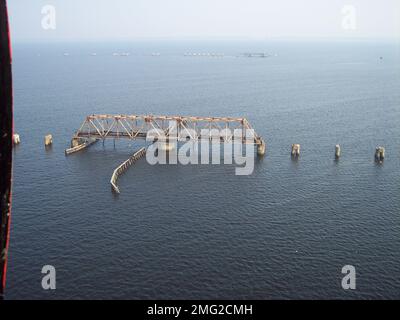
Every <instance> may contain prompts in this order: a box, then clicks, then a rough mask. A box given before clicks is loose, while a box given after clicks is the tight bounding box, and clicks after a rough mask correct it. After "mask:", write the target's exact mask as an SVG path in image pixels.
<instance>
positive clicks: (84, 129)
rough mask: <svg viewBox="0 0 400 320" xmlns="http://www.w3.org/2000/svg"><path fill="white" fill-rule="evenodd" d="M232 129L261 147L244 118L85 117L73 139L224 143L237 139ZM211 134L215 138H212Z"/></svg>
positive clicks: (259, 138) (243, 139)
mask: <svg viewBox="0 0 400 320" xmlns="http://www.w3.org/2000/svg"><path fill="white" fill-rule="evenodd" d="M215 129H216V130H215ZM226 129H227V130H226ZM235 129H241V131H240V132H241V137H240V139H241V142H242V143H245V144H255V145H263V144H264V141H263V139H262V138H261V136H259V135H258V134H257V133H256V132H255V131H254V129H253V128H252V127H251V125H250V123H249V122H248V121H247V119H245V118H229V117H193V116H154V115H108V114H94V115H90V116H87V117H86V119H85V121H84V122H83V123H82V125H81V127H80V128H79V130H78V131H77V132H76V133H75V135H74V136H73V139H79V138H95V139H110V138H112V139H118V138H125V139H131V140H135V139H146V137H147V136H148V134H149V135H151V134H152V135H153V137H154V138H155V139H168V141H171V140H180V141H182V137H184V139H186V140H187V139H193V140H204V139H207V140H211V139H214V138H218V139H219V140H220V141H221V142H228V141H231V140H232V139H233V138H234V139H237V136H236V135H235V136H234V137H233V133H234V132H235ZM204 132H207V134H204ZM229 132H231V133H232V134H229ZM246 132H252V135H251V136H250V137H249V135H247V136H246ZM215 134H217V135H218V136H217V137H216V136H215ZM154 135H155V136H154ZM235 141H236V140H235Z"/></svg>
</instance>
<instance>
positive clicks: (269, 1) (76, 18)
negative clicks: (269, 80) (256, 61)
mask: <svg viewBox="0 0 400 320" xmlns="http://www.w3.org/2000/svg"><path fill="white" fill-rule="evenodd" d="M45 5H52V6H54V8H55V12H56V15H55V22H56V28H55V30H53V29H49V30H45V29H44V28H43V27H42V19H43V18H44V17H45V15H44V14H42V8H43V6H45ZM8 6H9V15H10V22H11V28H12V37H13V40H17V41H18V40H56V39H57V40H108V39H116V40H123V39H137V38H193V39H196V38H250V39H251V38H254V39H265V38H268V37H290V38H293V37H296V38H297V37H301V38H303V37H310V38H315V37H318V38H321V37H322V38H332V37H372V38H394V37H399V35H400V0H348V1H346V0H344V1H343V0H8ZM345 6H347V7H345ZM349 6H350V9H349ZM343 8H347V9H345V11H344V12H342V10H343ZM351 8H354V9H355V11H352V9H351ZM349 10H350V11H349ZM349 14H350V16H349ZM346 17H347V18H346ZM353 17H355V21H353V20H354V19H353ZM348 19H350V20H348ZM343 20H345V22H343ZM343 23H344V24H345V25H346V26H347V27H345V28H344V27H343ZM349 25H350V27H349Z"/></svg>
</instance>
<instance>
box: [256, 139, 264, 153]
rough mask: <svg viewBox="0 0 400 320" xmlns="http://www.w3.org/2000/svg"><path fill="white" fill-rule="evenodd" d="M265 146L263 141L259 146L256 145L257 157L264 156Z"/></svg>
mask: <svg viewBox="0 0 400 320" xmlns="http://www.w3.org/2000/svg"><path fill="white" fill-rule="evenodd" d="M265 149H266V145H265V142H264V141H261V144H259V145H257V155H259V156H263V155H265Z"/></svg>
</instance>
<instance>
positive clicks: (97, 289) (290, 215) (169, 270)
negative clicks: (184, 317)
mask: <svg viewBox="0 0 400 320" xmlns="http://www.w3.org/2000/svg"><path fill="white" fill-rule="evenodd" d="M13 51H14V52H13V54H14V92H15V131H16V132H18V133H19V134H20V135H21V140H22V143H21V145H20V146H18V147H17V148H15V150H14V187H13V220H12V234H11V247H10V263H9V273H8V292H7V298H8V299H16V298H24V299H25V298H28V299H32V298H34V299H39V298H49V299H53V298H61V299H66V298H123V299H126V298H132V299H136V298H144V299H147V298H162V299H172V298H190V299H195V298H199V299H202V298H237V299H242V298H243V299H247V298H250V299H271V298H272V299H275V298H284V299H287V298H301V299H306V298H323V299H328V298H339V299H352V298H397V299H399V298H400V90H399V88H400V50H399V45H398V44H394V43H384V42H375V43H372V42H369V43H367V42H352V43H350V42H334V43H328V42H320V43H302V42H264V43H262V42H236V43H234V42H230V43H228V42H221V43H216V42H215V43H213V42H209V43H206V42H203V43H200V42H198V43H195V42H183V43H167V42H158V43H157V42H153V43H150V42H149V43H145V42H143V43H109V44H99V43H88V44H73V43H68V44H67V43H65V44H61V43H59V44H16V45H15V46H14V48H13ZM249 51H250V52H251V51H253V52H258V51H265V52H269V53H272V54H273V56H272V57H270V58H265V59H262V58H243V57H237V55H238V54H240V53H242V52H249ZM64 52H68V53H69V54H70V55H69V56H64V55H63V53H64ZM92 52H96V53H97V56H91V55H90V53H92ZM113 52H131V55H130V56H128V57H115V56H112V53H113ZM152 52H159V53H160V54H161V55H160V56H151V53H152ZM185 52H218V53H224V54H225V56H224V57H223V58H212V57H184V56H183V53H185ZM275 54H276V55H275ZM380 57H382V59H381V58H380ZM92 113H128V114H130V113H132V114H136V113H138V114H148V113H153V114H172V115H173V114H182V115H199V116H232V117H242V116H245V117H247V118H248V119H249V121H250V123H251V124H252V125H253V126H254V127H255V129H256V131H257V132H258V133H259V134H260V135H261V136H263V137H264V138H265V140H266V142H267V155H266V156H265V157H264V158H263V159H262V160H259V161H257V163H256V165H255V170H254V173H253V174H252V175H251V176H243V177H239V176H235V174H234V167H233V166H216V165H214V166H211V165H208V166H207V165H198V166H182V165H175V166H174V165H168V166H165V165H164V166H150V165H149V164H147V163H146V161H145V160H144V159H142V160H141V161H139V162H138V163H137V164H136V165H135V166H133V167H132V168H131V169H130V170H129V171H128V172H127V173H126V174H125V175H124V176H122V177H121V179H120V180H119V186H120V188H121V191H122V193H121V195H120V196H119V197H115V196H114V195H113V194H112V193H111V189H110V185H109V180H110V176H111V174H112V171H113V169H114V168H115V167H116V166H117V165H119V164H120V163H121V162H122V161H123V160H125V159H126V158H127V157H128V156H129V155H130V154H131V153H132V152H133V150H136V149H137V148H138V146H140V145H142V142H137V143H136V142H134V143H128V142H124V141H117V142H116V144H115V147H114V144H113V142H112V141H107V142H106V143H105V145H104V146H103V145H102V144H101V143H98V144H96V145H94V146H93V147H91V148H90V149H88V150H87V151H84V152H82V153H79V154H75V155H72V156H69V157H65V155H64V149H65V148H66V147H68V146H69V143H70V139H71V136H72V134H73V133H74V131H75V130H76V129H78V127H79V126H80V124H81V122H82V121H83V120H84V117H85V116H86V115H87V114H92ZM47 133H51V134H53V137H54V145H53V148H52V149H51V150H48V151H46V150H45V149H44V146H43V137H44V135H45V134H47ZM292 143H300V144H301V146H302V154H301V156H300V159H299V160H298V161H292V160H291V158H290V155H289V154H290V145H291V144H292ZM337 143H339V144H341V146H342V152H343V155H342V158H341V159H340V161H338V162H335V161H334V146H335V144H337ZM378 145H384V146H385V147H386V152H387V158H386V160H385V162H384V163H383V164H382V165H377V164H375V163H374V158H373V154H374V149H375V147H376V146H378ZM47 264H50V265H53V266H55V268H56V270H57V290H55V291H51V292H48V291H44V290H43V289H42V288H41V277H42V275H41V269H42V267H43V266H44V265H47ZM347 264H350V265H354V266H355V267H356V270H357V290H355V291H352V292H348V291H344V290H342V288H341V278H342V274H341V269H342V267H343V266H344V265H347Z"/></svg>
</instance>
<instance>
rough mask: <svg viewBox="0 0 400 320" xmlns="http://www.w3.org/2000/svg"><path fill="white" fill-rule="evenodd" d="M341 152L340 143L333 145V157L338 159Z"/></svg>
mask: <svg viewBox="0 0 400 320" xmlns="http://www.w3.org/2000/svg"><path fill="white" fill-rule="evenodd" d="M341 153H342V151H341V149H340V145H338V144H337V145H336V146H335V158H336V159H339V158H340V155H341Z"/></svg>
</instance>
